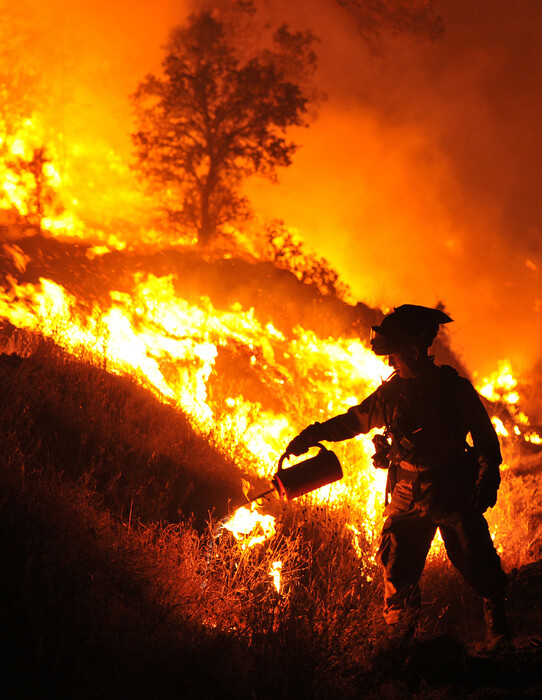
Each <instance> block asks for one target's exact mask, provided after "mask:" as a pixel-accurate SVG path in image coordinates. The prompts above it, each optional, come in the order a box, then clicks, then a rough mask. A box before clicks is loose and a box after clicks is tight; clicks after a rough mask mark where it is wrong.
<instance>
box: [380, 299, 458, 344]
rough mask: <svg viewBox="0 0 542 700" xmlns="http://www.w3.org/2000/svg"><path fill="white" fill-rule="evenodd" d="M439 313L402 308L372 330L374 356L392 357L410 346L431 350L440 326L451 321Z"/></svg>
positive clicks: (386, 317)
mask: <svg viewBox="0 0 542 700" xmlns="http://www.w3.org/2000/svg"><path fill="white" fill-rule="evenodd" d="M452 320H453V319H451V318H450V317H449V316H448V314H445V313H444V311H441V310H440V309H430V308H428V307H427V306H416V305H415V304H403V305H402V306H398V307H396V308H395V309H394V310H393V311H392V313H390V314H388V315H387V316H385V317H384V319H383V321H382V323H381V324H380V325H379V326H373V327H372V328H373V333H372V336H371V348H372V350H373V352H374V353H375V355H391V354H393V353H395V352H400V351H401V350H402V349H403V348H405V347H406V346H408V345H417V346H419V347H426V348H428V347H429V346H430V345H431V343H432V342H433V340H434V339H435V338H436V336H437V333H438V331H439V326H440V324H441V323H450V321H452Z"/></svg>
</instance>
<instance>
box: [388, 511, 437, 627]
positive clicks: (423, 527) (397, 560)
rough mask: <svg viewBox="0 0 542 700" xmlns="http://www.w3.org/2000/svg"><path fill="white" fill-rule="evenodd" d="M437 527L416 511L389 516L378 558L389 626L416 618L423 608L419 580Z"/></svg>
mask: <svg viewBox="0 0 542 700" xmlns="http://www.w3.org/2000/svg"><path fill="white" fill-rule="evenodd" d="M435 531H436V526H435V525H434V524H433V523H432V522H431V520H429V519H428V518H427V517H423V516H421V515H420V514H417V513H415V512H412V511H411V512H409V513H405V512H402V513H396V514H392V515H390V516H389V517H388V518H387V520H386V522H385V524H384V528H383V530H382V537H381V542H380V547H379V550H378V554H377V559H378V561H379V563H380V564H381V566H382V567H383V570H384V619H385V620H386V622H387V623H388V624H390V625H395V624H398V623H400V622H402V621H403V620H404V619H405V618H410V619H416V618H417V616H418V614H419V610H420V607H421V593H420V588H419V580H420V577H421V575H422V572H423V568H424V565H425V560H426V557H427V553H428V551H429V548H430V546H431V542H432V540H433V537H434V535H435Z"/></svg>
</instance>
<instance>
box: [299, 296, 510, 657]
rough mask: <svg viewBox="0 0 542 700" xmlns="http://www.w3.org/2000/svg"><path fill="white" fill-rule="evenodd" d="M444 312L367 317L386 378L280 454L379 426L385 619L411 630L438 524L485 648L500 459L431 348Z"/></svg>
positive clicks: (465, 385) (467, 390)
mask: <svg viewBox="0 0 542 700" xmlns="http://www.w3.org/2000/svg"><path fill="white" fill-rule="evenodd" d="M451 321H452V319H451V318H450V317H449V316H448V315H447V314H445V313H444V312H443V311H441V310H440V309H432V308H427V307H424V306H416V305H412V304H404V305H403V306H399V307H397V308H396V309H394V311H393V312H392V313H390V314H388V315H387V316H386V317H385V318H384V319H383V321H382V322H381V324H380V325H379V326H373V334H372V338H371V346H372V350H373V352H374V353H375V354H376V355H387V356H388V361H389V364H390V366H391V367H393V368H394V370H395V371H394V372H393V374H392V375H391V377H390V378H389V379H388V380H386V381H384V382H383V383H382V384H381V385H380V386H379V387H378V388H377V389H376V391H375V392H374V393H373V394H371V395H370V396H369V397H367V398H366V399H365V400H364V401H362V402H361V403H360V404H359V405H358V406H354V407H352V408H350V409H349V410H348V411H347V412H346V413H344V414H342V415H338V416H335V417H334V418H331V419H330V420H328V421H326V422H324V423H314V424H313V425H310V426H308V427H307V428H305V430H303V431H302V432H301V433H300V434H299V435H298V436H297V437H295V438H294V439H293V440H292V441H291V442H290V444H289V445H288V447H287V449H286V454H287V455H290V454H292V455H301V454H303V453H304V452H306V451H307V450H308V449H309V448H310V447H311V446H312V445H314V444H315V443H317V442H319V441H321V440H328V441H339V440H345V439H349V438H352V437H354V436H355V435H358V434H360V433H367V432H369V431H370V430H372V429H373V428H383V429H384V433H383V434H382V435H379V436H377V437H376V438H375V440H374V442H375V446H376V448H377V449H376V452H375V455H374V457H373V461H374V463H375V466H376V467H381V468H385V469H388V485H387V488H386V508H385V510H384V516H385V518H386V519H385V522H384V526H383V529H382V533H381V540H380V546H379V549H378V554H377V560H378V562H379V563H380V565H381V566H382V568H383V573H384V618H385V620H386V622H387V623H388V625H390V626H391V629H395V630H400V629H402V630H405V631H406V630H408V633H410V634H412V633H413V631H414V629H415V626H416V623H417V619H418V615H419V611H420V607H421V593H420V588H419V580H420V577H421V575H422V571H423V568H424V565H425V560H426V557H427V554H428V551H429V549H430V546H431V542H432V540H433V538H434V536H435V534H436V531H437V529H439V530H440V533H441V536H442V539H443V541H444V545H445V547H446V552H447V554H448V557H449V558H450V560H451V562H452V564H453V565H454V566H455V567H456V568H457V569H458V570H459V571H460V573H461V574H462V576H463V577H464V578H465V580H466V581H467V582H468V583H469V584H470V585H471V586H472V587H473V588H474V590H475V591H476V592H477V593H478V594H479V595H480V596H481V597H482V598H483V601H484V618H485V622H486V628H487V633H486V641H485V644H486V648H487V649H488V650H492V649H495V648H497V647H499V646H501V645H502V644H505V643H506V642H507V641H508V638H509V629H508V623H507V619H506V615H505V609H504V602H505V591H506V582H507V577H506V574H505V573H504V571H503V569H502V567H501V562H500V559H499V556H498V554H497V552H496V551H495V548H494V546H493V542H492V540H491V536H490V533H489V529H488V526H487V522H486V520H485V518H484V515H483V513H484V512H485V511H486V510H487V509H488V508H491V507H492V506H494V505H495V503H496V500H497V490H498V488H499V483H500V472H499V465H500V464H501V461H502V458H501V452H500V447H499V441H498V438H497V435H496V433H495V430H494V428H493V425H492V423H491V420H490V419H489V416H488V414H487V411H486V410H485V408H484V405H483V404H482V402H481V400H480V397H479V396H478V394H477V393H476V391H475V389H474V387H473V386H472V384H471V383H470V382H469V380H468V379H465V378H464V377H461V376H460V375H459V374H458V373H457V371H456V370H455V369H453V368H452V367H450V366H447V365H443V366H439V365H437V364H435V363H434V358H433V357H432V356H430V355H429V347H430V346H431V344H432V342H433V340H434V339H435V337H436V335H437V333H438V331H439V328H440V325H441V324H446V323H449V322H451ZM469 438H470V439H469ZM405 633H406V632H405Z"/></svg>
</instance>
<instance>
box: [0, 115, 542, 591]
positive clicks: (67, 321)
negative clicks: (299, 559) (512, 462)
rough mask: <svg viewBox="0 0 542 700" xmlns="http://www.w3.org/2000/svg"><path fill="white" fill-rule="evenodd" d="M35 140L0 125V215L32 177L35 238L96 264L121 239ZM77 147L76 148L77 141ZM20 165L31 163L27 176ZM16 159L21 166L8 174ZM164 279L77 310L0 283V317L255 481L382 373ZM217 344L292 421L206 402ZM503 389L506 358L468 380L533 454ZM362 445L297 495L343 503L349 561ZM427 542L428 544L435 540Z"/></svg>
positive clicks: (270, 529)
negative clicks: (283, 402) (167, 404)
mask: <svg viewBox="0 0 542 700" xmlns="http://www.w3.org/2000/svg"><path fill="white" fill-rule="evenodd" d="M44 139H45V133H44V129H43V126H42V125H41V124H40V121H39V119H38V117H33V118H32V119H27V120H23V121H22V122H21V124H20V125H19V128H18V129H16V130H14V131H12V132H11V133H8V132H7V131H6V130H5V129H4V127H3V126H2V125H1V124H0V148H1V149H2V151H1V154H2V156H3V157H2V158H0V209H3V210H4V212H3V213H4V214H5V215H6V216H7V215H8V214H9V215H12V214H13V215H17V216H19V217H28V216H29V215H30V214H31V213H32V207H31V204H32V202H31V200H32V195H33V194H36V188H37V184H38V179H39V186H40V187H41V190H40V192H42V194H43V192H44V191H45V190H47V189H49V190H50V191H51V192H53V193H55V192H56V193H60V194H62V202H61V203H60V199H59V201H58V202H57V203H56V204H55V203H52V201H51V202H49V205H48V206H47V207H45V206H44V207H43V211H41V213H40V219H39V222H38V223H39V230H40V231H42V232H47V234H48V235H49V236H51V237H53V238H55V237H58V238H84V239H85V240H86V241H87V242H89V243H92V244H93V246H92V247H89V248H88V250H87V258H88V259H89V260H93V259H95V258H97V257H99V256H104V255H107V254H108V253H109V252H110V250H111V249H112V248H114V249H116V250H119V251H122V250H124V249H125V248H126V247H127V245H128V244H127V241H126V240H122V239H121V237H119V235H118V234H117V233H112V232H111V230H108V229H107V228H106V227H105V226H104V227H103V230H100V227H99V226H92V227H91V226H90V225H88V224H87V223H85V220H84V219H85V217H84V213H85V212H84V209H85V207H84V206H83V203H82V202H81V201H80V199H79V198H78V196H77V195H76V194H75V193H74V192H75V184H74V183H75V181H76V179H77V178H76V175H75V173H76V168H75V166H74V163H75V160H76V159H75V157H74V156H73V154H72V157H71V159H70V158H68V159H67V160H65V162H64V163H63V164H61V162H60V158H59V155H58V151H57V149H55V148H54V146H51V147H50V148H49V149H48V150H47V152H42V151H41V150H40V149H41V148H42V145H43V142H44ZM79 150H80V151H81V152H86V153H87V154H88V152H89V149H88V148H85V147H84V146H81V147H80V149H79ZM40 153H41V160H40V159H39V158H38V156H39V155H40ZM33 162H35V165H34V166H31V167H30V166H29V164H32V163H33ZM17 163H19V164H20V163H23V164H24V163H26V166H25V167H23V168H20V167H19V168H17ZM110 165H111V170H113V171H115V172H117V173H118V172H120V171H122V172H124V169H125V168H124V166H123V165H122V164H120V163H119V162H118V161H117V160H116V157H115V154H110ZM70 166H71V167H70ZM32 168H33V169H32ZM123 168H124V169H123ZM130 191H131V190H130ZM134 191H135V190H134ZM124 201H125V202H127V201H131V204H132V205H133V206H136V207H139V208H140V209H141V208H144V207H143V203H142V201H141V200H137V195H135V199H134V200H130V199H129V197H128V196H125V198H124ZM42 204H43V202H42ZM35 209H36V203H35V202H34V210H35ZM38 209H40V207H38ZM8 219H9V217H8ZM138 236H139V240H140V242H143V243H147V244H151V245H152V244H155V243H156V242H159V241H160V240H161V234H160V233H159V232H157V231H155V230H154V229H153V228H151V227H149V228H145V230H144V231H140V232H139V233H138ZM3 250H4V253H5V255H6V256H8V257H9V258H10V259H11V260H12V261H13V265H14V267H15V269H16V270H17V271H18V272H21V273H22V272H24V271H25V270H26V268H27V266H28V264H29V262H30V260H29V259H28V257H27V256H26V255H25V254H24V253H23V251H22V250H21V249H20V248H19V247H18V246H17V245H16V244H9V243H5V244H4V246H3ZM175 282H176V279H175V277H174V275H168V276H162V277H157V276H153V275H151V274H148V275H144V274H142V273H134V274H133V278H132V280H131V289H130V291H129V292H127V291H120V290H119V289H111V290H110V292H109V299H108V300H107V301H105V302H104V301H103V299H102V300H101V301H100V302H99V301H98V300H93V301H92V303H91V304H90V309H89V304H88V302H87V303H86V305H85V304H83V303H81V302H82V300H80V299H77V298H76V297H75V296H74V295H73V294H70V293H69V292H68V291H67V290H66V289H65V288H64V287H63V286H62V285H60V284H58V283H57V282H55V281H53V280H52V279H46V278H42V279H40V281H39V283H38V284H35V285H34V284H30V283H26V284H20V283H19V282H18V281H17V280H16V279H14V278H9V279H8V280H7V283H6V284H5V285H4V287H3V288H0V317H2V318H4V319H6V320H8V321H9V322H10V323H11V324H12V325H13V326H15V327H16V328H19V329H26V330H30V331H37V332H39V333H40V334H43V335H44V336H46V337H51V338H53V339H54V340H55V342H57V343H58V344H59V345H61V346H62V347H63V348H65V349H66V350H67V351H68V352H70V353H74V354H80V353H82V352H83V353H85V356H86V357H90V358H91V359H92V360H93V361H95V362H97V363H99V364H100V365H102V366H105V367H107V368H108V369H109V370H110V371H112V372H117V373H129V374H131V375H133V376H135V377H137V378H138V380H139V381H141V382H142V383H143V384H145V386H147V387H148V388H150V389H151V390H152V391H153V392H155V393H156V394H157V395H158V396H159V397H160V398H162V399H163V400H167V401H171V402H173V403H174V404H175V405H177V406H178V407H179V408H180V409H182V410H183V411H184V412H185V413H186V414H187V415H189V416H190V418H191V419H192V421H193V423H194V425H195V427H196V428H197V429H198V430H200V431H201V432H204V433H206V434H207V435H208V436H209V439H210V440H212V441H214V442H215V443H216V444H217V445H218V446H219V447H220V448H221V450H223V451H224V452H230V453H231V454H232V455H233V454H235V451H236V448H237V447H238V446H239V445H241V446H243V448H245V449H246V450H247V451H248V453H249V454H251V455H252V456H253V459H251V460H250V466H249V465H247V468H249V469H252V470H253V475H254V476H258V477H260V478H266V479H269V478H270V477H271V475H272V473H273V471H274V469H275V467H276V463H277V460H278V457H279V455H280V454H281V453H282V452H283V450H284V447H285V445H286V444H287V443H288V442H289V440H290V439H291V438H292V437H293V436H294V435H295V434H296V433H297V432H298V430H299V429H300V428H302V427H304V426H305V425H306V424H307V423H308V422H311V421H315V420H325V419H326V418H328V417H330V416H332V415H335V414H337V413H340V412H343V411H345V410H347V409H348V407H350V406H352V405H355V404H356V403H357V402H358V401H359V400H361V399H362V398H363V397H364V396H366V395H367V394H369V393H370V392H371V391H373V390H374V389H375V388H376V387H377V386H378V385H379V384H380V382H381V380H382V379H383V378H385V377H387V376H388V375H389V373H390V369H389V367H388V366H387V365H386V364H385V363H384V362H383V361H382V360H381V359H380V358H378V357H376V356H375V355H374V354H373V353H372V352H371V351H370V350H369V349H368V348H367V347H366V345H365V344H364V343H363V342H362V341H361V340H359V339H352V338H320V337H318V336H317V335H316V334H315V333H314V332H312V331H309V330H306V329H304V328H302V327H301V326H299V327H297V328H296V329H294V331H293V333H292V335H291V336H289V337H286V336H285V335H284V334H283V333H282V332H281V331H280V330H278V329H277V328H275V327H274V326H273V325H272V324H271V323H266V324H265V325H264V324H262V323H261V322H260V321H259V320H258V319H257V318H256V315H255V313H254V310H252V309H250V310H243V309H242V307H241V306H240V305H236V304H234V305H232V306H231V308H230V309H229V310H226V311H225V310H218V309H216V308H215V307H214V306H213V304H212V303H211V301H210V300H209V299H208V298H201V299H199V300H198V301H197V302H188V301H187V300H186V299H183V298H181V297H180V296H179V295H178V294H177V292H176V288H175ZM128 286H129V285H128ZM231 347H236V348H240V349H241V350H242V351H243V356H244V357H246V360H247V363H248V364H249V365H250V367H252V368H254V369H256V370H259V371H261V373H262V374H263V373H265V372H266V371H267V370H268V369H269V368H273V370H274V371H273V373H272V375H271V379H270V382H271V383H272V384H273V388H274V389H275V390H276V392H277V393H278V394H279V395H280V396H281V397H282V396H285V397H288V396H289V394H291V393H292V391H293V390H294V387H295V390H296V391H298V392H299V393H300V394H303V397H302V398H303V404H302V407H301V409H300V415H299V416H294V415H293V413H292V412H289V411H288V410H287V409H286V408H285V409H284V410H282V411H281V410H280V409H276V408H275V409H273V410H271V409H269V408H264V406H263V405H262V404H261V403H258V402H257V401H255V400H252V401H251V400H248V399H247V398H246V397H245V396H243V395H242V394H241V393H234V392H233V390H232V392H231V393H230V394H228V395H224V396H213V399H212V400H211V398H210V390H209V386H210V383H211V380H212V378H213V376H214V372H215V370H216V364H217V359H218V358H219V355H220V353H221V352H222V351H224V350H226V349H228V348H231ZM517 384H518V383H517V380H516V379H515V377H514V373H513V371H512V368H511V366H510V363H508V362H502V363H501V365H500V366H499V368H498V370H497V372H495V373H494V374H493V375H492V376H491V377H488V378H484V379H482V380H481V381H480V382H479V384H478V386H477V389H478V391H479V392H480V393H481V394H482V395H483V396H484V397H485V398H486V399H488V400H489V401H490V402H493V403H495V404H499V405H500V404H505V405H506V406H507V407H508V408H509V411H510V413H509V415H510V421H509V422H507V423H506V425H505V422H504V421H503V418H502V417H501V416H499V415H494V416H493V417H492V420H493V423H494V425H495V427H496V429H497V432H498V433H499V434H500V435H501V436H502V437H503V438H507V437H509V436H510V435H511V433H513V434H514V435H515V436H521V437H522V438H523V439H524V440H525V441H527V442H530V443H532V444H535V445H540V444H542V438H541V437H540V436H539V435H538V434H537V432H536V431H535V430H534V428H533V427H532V426H531V425H530V423H529V419H528V418H527V416H525V414H524V413H522V412H521V411H520V410H519V408H518V404H519V402H520V394H519V391H518V386H517ZM371 438H372V435H360V436H358V437H357V438H356V439H355V440H352V441H350V443H349V445H348V446H344V445H338V446H337V448H336V449H337V451H338V453H339V457H340V458H341V462H343V463H344V464H345V467H346V468H345V478H344V479H343V480H342V481H341V482H338V483H336V484H333V485H331V486H328V487H324V488H322V489H319V490H318V491H317V492H314V493H312V494H310V495H309V496H307V497H306V498H308V499H311V500H312V501H313V502H316V503H325V504H326V505H327V506H328V507H329V508H333V507H334V506H335V505H338V504H340V503H344V502H347V503H348V504H349V506H351V508H352V510H353V513H354V520H355V524H354V523H352V524H350V525H349V528H350V531H351V533H352V541H353V546H354V548H355V550H356V552H357V553H358V556H359V557H361V556H362V549H361V546H360V541H361V540H360V538H361V537H364V538H365V539H366V540H368V541H372V540H373V539H374V537H375V532H377V531H378V527H377V524H378V521H379V519H380V518H381V517H382V508H381V502H382V492H383V490H384V483H385V479H386V475H385V473H384V472H383V471H382V470H377V471H376V472H375V470H374V469H373V467H372V463H371V455H372V452H373V445H372V442H371ZM223 527H224V528H225V529H227V530H228V531H230V532H231V533H232V534H233V536H234V537H235V538H236V539H237V540H238V541H239V542H240V543H241V546H242V548H249V547H252V546H254V545H255V544H257V543H261V542H265V541H266V540H268V539H269V538H270V537H272V536H273V535H274V533H275V519H274V518H273V517H272V516H269V515H262V514H260V513H258V511H257V509H256V505H255V504H252V505H251V506H250V508H247V507H241V508H239V509H238V510H237V511H235V513H234V514H233V515H232V516H231V517H230V518H229V519H227V521H226V522H224V523H223ZM435 546H436V547H439V545H438V543H437V545H435ZM270 575H271V576H272V578H273V581H274V585H275V588H276V590H277V591H278V592H280V590H281V580H280V577H281V563H280V562H279V561H277V562H274V564H273V566H272V568H271V570H270Z"/></svg>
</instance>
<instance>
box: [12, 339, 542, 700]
mask: <svg viewBox="0 0 542 700" xmlns="http://www.w3.org/2000/svg"><path fill="white" fill-rule="evenodd" d="M29 343H32V344H33V353H32V354H31V355H29V356H28V357H26V358H24V359H23V358H21V357H18V356H15V355H3V356H1V362H0V385H1V387H2V392H1V393H0V416H1V421H2V431H1V433H0V440H1V448H2V449H1V455H2V457H1V466H0V481H1V485H2V488H1V493H2V497H1V499H0V532H1V533H2V535H1V538H0V553H1V557H2V563H3V566H2V573H1V574H0V587H1V594H2V600H3V602H4V607H3V612H2V630H3V637H2V639H3V646H2V657H1V658H2V661H1V666H2V678H3V684H4V688H9V691H10V692H9V696H10V697H13V698H17V697H21V698H22V697H40V698H41V697H51V698H57V697H66V698H68V697H69V698H73V697H77V698H95V697H115V698H148V697H156V698H171V697H190V698H192V697H193V698H214V697H239V696H241V697H255V698H270V699H271V698H276V697H285V698H293V697H295V698H329V697H339V696H340V697H346V698H349V697H351V698H355V697H360V696H363V697H367V698H377V697H378V698H381V697H390V696H393V697H404V696H405V695H409V696H410V697H426V698H429V697H433V698H447V697H450V698H451V697H457V696H458V694H459V695H460V696H462V697H466V696H469V697H487V693H492V694H494V695H495V696H497V697H498V696H500V697H505V696H507V693H510V692H512V691H513V692H514V693H517V692H525V693H526V694H528V693H529V692H535V693H536V692H537V691H538V690H540V687H541V682H542V679H541V678H540V671H539V669H540V660H541V659H540V647H539V646H534V645H533V644H532V643H531V641H532V640H536V639H539V638H540V636H541V633H542V623H541V620H540V615H539V613H538V612H536V611H537V610H539V609H540V608H539V607H538V608H537V606H539V605H540V598H539V596H540V580H541V578H542V570H541V569H540V566H538V565H536V564H531V565H529V566H525V567H523V568H521V569H519V570H516V571H515V572H513V575H512V579H511V594H510V598H511V609H512V620H513V622H514V621H515V622H516V625H517V624H520V625H521V630H519V629H517V628H516V632H520V634H521V637H522V638H523V639H524V640H525V642H524V644H523V646H520V647H518V648H514V649H512V650H510V651H509V652H508V653H504V654H502V655H500V656H499V658H498V659H482V658H478V657H476V656H472V654H471V651H470V647H469V645H470V644H471V643H472V641H473V640H474V641H476V639H479V638H480V635H481V634H482V630H481V616H480V610H479V601H477V600H475V599H474V597H473V595H472V594H471V592H470V591H469V590H468V589H467V588H466V587H465V585H464V584H463V583H462V581H461V580H460V579H459V577H458V576H456V575H455V573H454V572H453V571H452V569H451V567H450V566H449V565H448V564H446V563H443V562H442V561H439V560H434V561H431V562H430V563H429V565H428V567H427V570H426V573H425V575H424V591H425V598H426V600H428V601H431V603H432V604H431V605H428V606H427V608H426V609H424V618H423V623H422V626H421V631H420V635H419V637H418V639H417V641H416V642H415V643H414V644H411V645H409V646H408V647H407V646H403V645H401V644H400V643H398V642H394V641H393V640H390V639H389V638H388V637H387V636H386V630H385V626H384V623H383V621H382V620H381V616H380V598H381V583H380V576H379V574H378V572H377V570H376V565H375V564H374V562H373V561H372V558H371V556H370V551H371V547H370V544H369V543H368V542H365V540H364V539H363V537H361V538H358V540H357V541H358V547H361V548H362V551H361V552H360V551H359V550H358V551H356V549H355V548H354V545H353V539H352V537H351V535H350V532H349V530H348V529H347V528H346V527H345V525H346V523H348V522H349V513H348V511H347V509H346V508H345V507H341V508H338V509H327V508H322V507H315V506H314V505H311V504H310V501H308V502H305V501H303V500H300V501H299V502H294V503H291V504H289V505H288V506H285V507H282V506H281V507H278V506H277V509H278V510H277V515H278V532H277V535H276V536H275V537H274V538H273V539H272V540H271V541H269V542H268V543H265V544H263V545H260V546H256V547H254V548H252V549H243V548H242V547H241V545H240V544H239V543H237V542H236V541H235V540H234V539H233V537H232V536H231V535H230V534H229V533H228V532H227V531H225V530H223V529H222V527H221V525H220V523H219V522H217V520H216V519H214V520H211V521H210V522H209V525H208V526H206V525H205V524H204V519H205V518H206V517H207V513H208V510H209V509H211V506H212V504H216V503H219V502H221V501H222V502H224V496H225V495H228V497H231V498H236V496H237V495H238V494H237V489H238V486H237V485H236V481H237V479H238V476H239V473H237V475H236V470H235V468H234V467H233V465H232V464H227V463H226V462H225V461H224V458H221V457H220V456H219V455H218V454H216V452H213V450H212V449H211V448H210V447H209V446H208V445H206V444H205V442H204V441H203V440H202V439H201V438H200V437H198V436H197V435H195V434H194V432H193V431H192V429H191V428H190V426H189V422H188V421H187V419H185V418H184V417H183V416H182V415H181V414H179V413H178V412H177V411H174V410H173V409H172V407H170V406H166V405H163V404H161V403H160V402H158V401H157V400H156V399H155V398H154V397H152V396H151V395H150V394H149V393H148V392H147V391H146V390H145V389H143V388H142V387H140V386H138V385H137V384H135V383H134V382H133V381H132V380H130V379H129V378H126V377H117V376H114V375H110V374H108V373H106V372H105V371H104V370H102V369H100V368H97V367H94V366H92V365H91V364H90V363H89V362H87V361H86V360H85V358H79V359H76V358H72V357H67V356H66V355H64V354H63V353H62V352H61V351H59V350H58V349H57V348H56V347H55V346H54V345H53V344H51V343H44V342H41V341H38V342H36V339H35V338H33V339H29ZM190 483H191V484H193V490H192V491H190V489H189V488H188V486H189V484H190ZM516 487H517V488H518V489H519V482H517V483H516ZM194 518H195V521H194V520H193V519H194ZM196 523H199V525H198V526H197V527H195V526H194V525H195V524H196ZM360 554H361V559H360V558H359V555H360ZM275 560H281V561H282V567H283V568H282V580H283V587H282V589H281V591H280V593H279V592H277V591H276V590H275V588H274V587H273V584H272V580H271V577H270V574H269V570H270V566H271V564H272V562H273V561H275ZM527 608H528V609H527Z"/></svg>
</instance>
